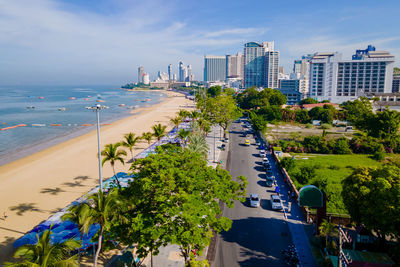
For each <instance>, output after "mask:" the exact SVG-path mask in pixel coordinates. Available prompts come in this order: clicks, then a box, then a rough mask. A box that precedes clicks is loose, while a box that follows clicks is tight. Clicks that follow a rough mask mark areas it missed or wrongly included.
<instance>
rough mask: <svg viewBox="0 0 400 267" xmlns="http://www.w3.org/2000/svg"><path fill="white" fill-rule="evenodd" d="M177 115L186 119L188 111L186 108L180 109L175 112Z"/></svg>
mask: <svg viewBox="0 0 400 267" xmlns="http://www.w3.org/2000/svg"><path fill="white" fill-rule="evenodd" d="M177 114H178V116H179V117H181V118H182V119H186V118H187V117H189V114H190V112H189V111H187V110H186V109H180V110H179V111H178V112H177Z"/></svg>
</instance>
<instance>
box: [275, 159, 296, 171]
mask: <svg viewBox="0 0 400 267" xmlns="http://www.w3.org/2000/svg"><path fill="white" fill-rule="evenodd" d="M279 167H281V168H285V169H286V171H289V170H291V169H293V168H294V167H296V162H295V159H294V158H292V157H284V158H283V159H282V160H281V162H279Z"/></svg>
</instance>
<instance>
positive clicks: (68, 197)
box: [0, 91, 192, 265]
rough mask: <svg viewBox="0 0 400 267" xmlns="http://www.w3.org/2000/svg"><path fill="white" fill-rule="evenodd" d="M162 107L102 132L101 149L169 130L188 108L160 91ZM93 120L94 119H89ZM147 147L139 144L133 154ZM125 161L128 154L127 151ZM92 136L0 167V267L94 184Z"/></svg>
mask: <svg viewBox="0 0 400 267" xmlns="http://www.w3.org/2000/svg"><path fill="white" fill-rule="evenodd" d="M163 93H166V94H167V95H168V98H167V99H166V100H164V101H163V102H161V103H159V104H157V105H154V106H151V107H148V108H143V109H140V110H139V112H138V110H135V113H136V114H135V115H132V116H129V117H128V118H124V119H122V120H119V121H116V122H114V123H113V124H112V125H109V126H103V127H102V128H101V145H102V147H104V145H105V144H108V143H115V142H119V141H121V140H122V139H123V135H124V134H125V133H128V132H134V133H135V134H136V135H141V134H142V133H143V132H147V131H151V126H152V125H154V124H158V123H161V124H163V125H167V126H168V128H167V129H168V130H169V129H171V128H172V127H173V126H172V124H171V123H170V122H169V120H170V119H171V118H173V117H175V113H176V112H177V111H178V110H179V109H186V108H191V107H192V101H190V100H188V99H186V98H185V97H184V95H182V94H180V93H176V92H171V91H163ZM93 116H95V115H93ZM147 146H148V144H147V142H146V143H144V142H141V143H140V144H139V146H138V147H136V148H135V150H134V154H137V153H139V152H140V151H142V150H143V149H144V148H146V147H147ZM127 153H128V157H127V161H128V160H129V159H130V152H129V151H127ZM96 155H97V136H96V131H95V130H94V131H92V132H90V133H87V134H84V135H82V136H79V137H76V138H73V139H70V140H68V141H66V142H63V143H61V144H58V145H55V146H53V147H50V148H48V149H45V150H42V151H39V152H37V153H35V154H32V155H29V156H27V157H24V158H22V159H19V160H17V161H14V162H11V163H9V164H6V165H3V166H0V215H3V212H6V213H7V215H8V218H7V219H6V220H4V219H3V218H2V216H1V217H0V218H1V219H0V265H1V263H2V262H3V261H4V260H10V259H11V256H12V252H13V247H12V244H13V242H14V241H15V240H16V239H18V238H19V237H20V236H22V235H23V234H24V233H25V232H27V231H29V230H31V229H32V228H33V227H34V226H35V225H37V224H38V223H40V222H41V221H43V220H45V219H47V218H48V217H49V216H50V215H51V214H53V213H55V212H57V211H58V210H60V209H62V208H64V207H65V206H67V205H68V204H69V203H70V202H72V201H74V200H75V199H77V198H79V197H80V196H82V195H83V194H85V193H86V192H88V191H89V190H90V189H92V188H93V187H95V186H96V185H97V184H98V163H97V157H96ZM129 166H130V163H126V164H125V165H122V164H119V163H118V164H116V166H115V169H116V171H117V172H119V171H123V172H127V171H128V170H129ZM111 176H113V171H112V168H111V166H110V165H109V164H107V163H106V164H105V165H104V167H103V179H104V178H108V177H111Z"/></svg>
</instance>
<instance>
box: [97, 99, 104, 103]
mask: <svg viewBox="0 0 400 267" xmlns="http://www.w3.org/2000/svg"><path fill="white" fill-rule="evenodd" d="M96 102H99V103H103V102H105V101H104V100H101V99H97V100H96Z"/></svg>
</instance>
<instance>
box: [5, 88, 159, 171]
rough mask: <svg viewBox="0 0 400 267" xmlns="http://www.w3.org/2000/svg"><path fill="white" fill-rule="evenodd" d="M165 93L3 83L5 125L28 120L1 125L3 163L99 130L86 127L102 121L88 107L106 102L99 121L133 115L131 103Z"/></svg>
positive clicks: (140, 103) (143, 103) (143, 102)
mask: <svg viewBox="0 0 400 267" xmlns="http://www.w3.org/2000/svg"><path fill="white" fill-rule="evenodd" d="M165 97H166V96H165V95H164V94H162V93H160V92H152V91H135V92H129V91H125V90H121V89H119V88H118V87H117V86H0V129H2V128H6V127H10V126H15V125H19V124H26V125H27V126H26V127H18V128H13V129H9V130H3V131H1V130H0V165H2V164H5V163H7V162H10V161H12V160H15V159H17V158H21V157H23V156H25V155H27V154H31V153H33V152H36V151H38V150H40V149H43V148H45V147H49V146H51V145H54V144H57V143H60V142H62V141H65V140H67V139H69V138H72V137H74V136H77V135H80V134H83V133H85V132H88V131H90V130H93V129H95V126H92V127H90V126H89V127H88V126H82V124H95V123H96V121H97V118H96V113H95V112H93V111H92V110H88V109H86V107H90V106H94V105H97V104H100V105H105V106H107V107H108V108H107V109H104V110H102V111H101V112H100V120H101V122H100V123H111V122H112V121H115V120H117V119H120V118H122V117H124V116H127V115H129V113H130V112H131V110H132V109H131V108H139V107H143V106H148V105H153V104H156V103H159V102H161V101H162V100H163V99H164V98H165ZM99 101H100V102H99ZM60 109H61V110H60ZM64 109H65V110H64ZM63 110H64V111H63ZM51 124H53V125H54V124H56V125H58V124H61V126H51ZM132 131H134V129H132Z"/></svg>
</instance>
